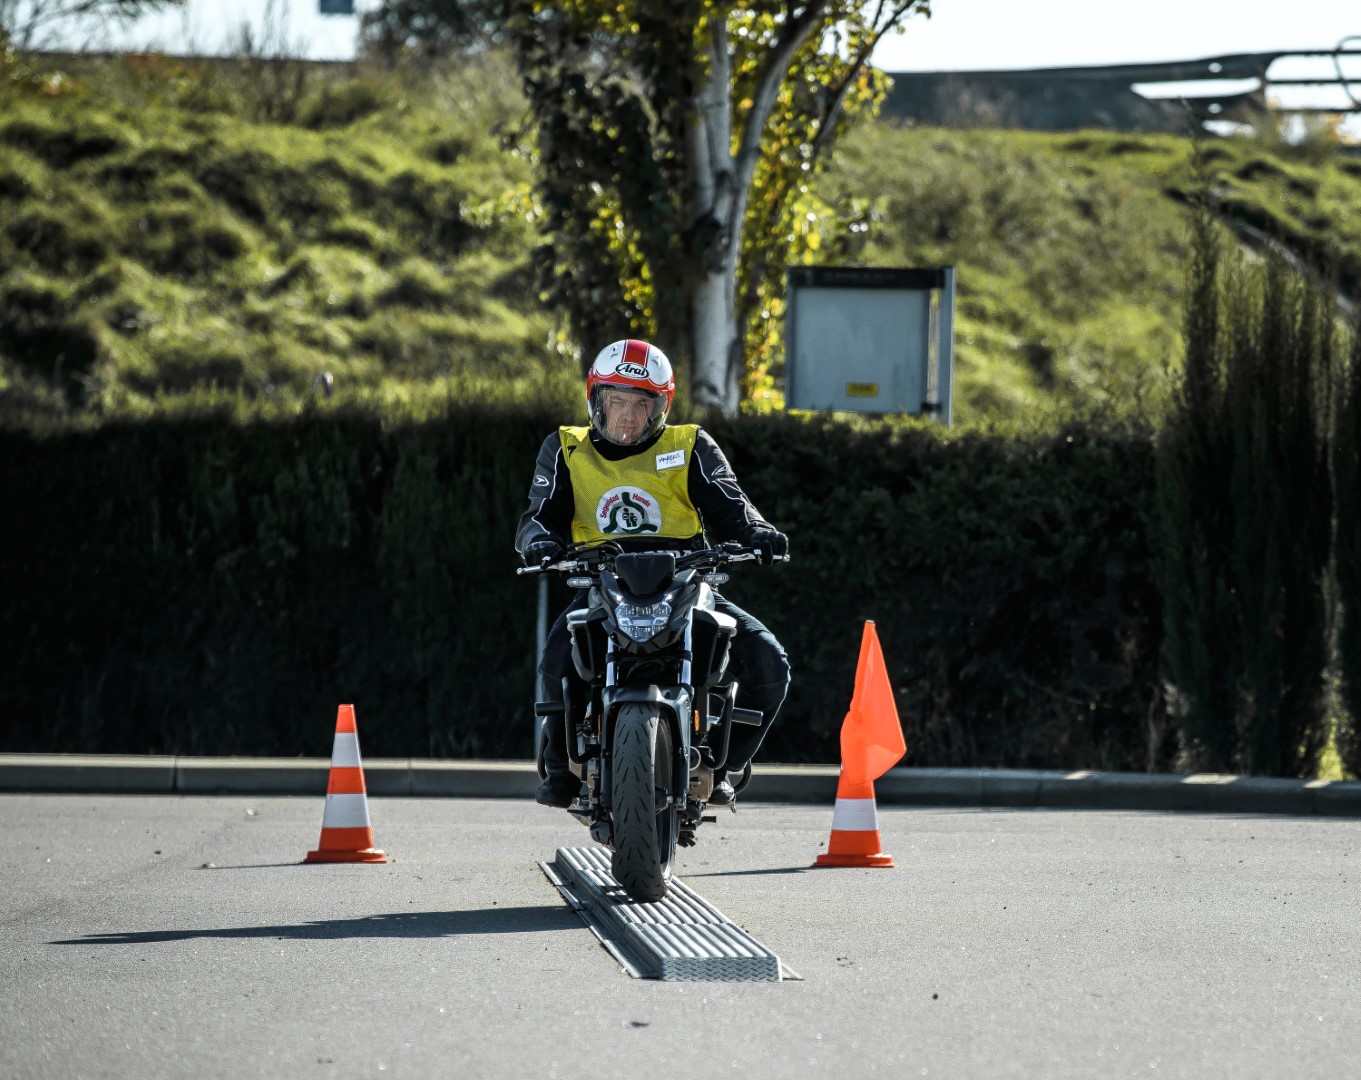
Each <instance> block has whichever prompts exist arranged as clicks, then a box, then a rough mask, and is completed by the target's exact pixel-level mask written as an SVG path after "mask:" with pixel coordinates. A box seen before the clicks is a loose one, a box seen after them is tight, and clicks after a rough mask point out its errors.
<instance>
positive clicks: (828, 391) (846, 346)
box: [785, 266, 955, 424]
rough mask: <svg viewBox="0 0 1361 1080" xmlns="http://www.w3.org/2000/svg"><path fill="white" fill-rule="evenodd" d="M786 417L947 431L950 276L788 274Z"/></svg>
mask: <svg viewBox="0 0 1361 1080" xmlns="http://www.w3.org/2000/svg"><path fill="white" fill-rule="evenodd" d="M788 282H789V286H788V289H789V291H788V307H787V309H786V314H785V341H786V351H785V407H786V408H789V409H816V410H834V411H844V412H862V413H910V414H914V415H916V414H922V413H924V414H926V415H931V416H935V417H936V418H937V419H939V420H941V421H942V422H943V423H946V424H948V423H949V422H950V398H951V385H952V383H953V375H954V298H955V271H954V267H944V268H941V269H929V270H913V269H897V268H888V267H838V266H797V267H791V268H790V269H789V271H788Z"/></svg>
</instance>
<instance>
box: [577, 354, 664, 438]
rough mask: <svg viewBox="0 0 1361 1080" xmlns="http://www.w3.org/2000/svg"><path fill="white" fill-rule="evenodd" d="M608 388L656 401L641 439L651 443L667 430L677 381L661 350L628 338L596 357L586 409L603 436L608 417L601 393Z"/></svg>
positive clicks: (587, 378) (589, 377)
mask: <svg viewBox="0 0 1361 1080" xmlns="http://www.w3.org/2000/svg"><path fill="white" fill-rule="evenodd" d="M607 386H608V387H612V388H614V389H616V390H631V391H633V392H635V393H641V394H646V395H647V396H648V397H649V398H650V399H651V400H652V406H651V408H650V409H649V411H648V426H647V430H646V431H644V432H643V435H642V437H641V439H650V438H651V437H652V436H653V435H656V434H657V432H659V431H661V430H662V428H663V426H665V424H666V414H667V413H669V412H670V411H671V402H672V399H673V398H675V396H676V378H675V375H673V374H672V371H671V361H670V360H668V359H667V358H666V353H664V352H662V350H661V349H659V348H657V346H655V345H649V344H648V343H647V342H646V341H639V340H638V339H636V338H626V339H625V340H623V341H616V342H614V343H613V344H612V345H606V346H605V347H604V348H603V349H601V350H600V352H599V353H598V354H597V355H596V358H595V361H594V362H593V363H592V364H591V370H590V371H589V372H588V373H587V375H586V407H587V409H588V411H589V412H590V416H591V424H592V426H593V427H594V428H595V429H596V431H598V432H600V433H601V434H602V435H604V434H605V413H604V409H603V407H602V405H601V402H600V393H601V391H602V390H603V389H604V388H605V387H607ZM606 437H607V438H608V436H606ZM641 439H640V440H639V441H641Z"/></svg>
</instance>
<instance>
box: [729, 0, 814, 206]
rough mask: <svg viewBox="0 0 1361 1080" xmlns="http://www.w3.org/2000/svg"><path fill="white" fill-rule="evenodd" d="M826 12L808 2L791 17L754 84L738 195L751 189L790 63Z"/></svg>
mask: <svg viewBox="0 0 1361 1080" xmlns="http://www.w3.org/2000/svg"><path fill="white" fill-rule="evenodd" d="M826 10H827V0H810V2H809V4H808V6H807V7H805V8H804V9H803V14H801V15H799V16H798V17H791V18H790V19H789V21H788V22H786V23H785V24H784V26H783V27H782V28H781V30H780V37H779V40H778V41H776V43H775V46H774V48H772V49H771V50H770V55H769V56H767V57H766V62H765V65H764V67H763V69H762V71H761V74H760V76H759V77H758V78H757V80H756V93H755V95H754V96H753V97H752V107H751V109H750V110H748V112H747V120H746V126H745V127H744V128H743V130H742V144H741V146H739V147H738V150H737V157H736V159H735V161H734V165H733V174H734V176H733V179H734V182H735V186H736V188H737V190H738V191H745V190H746V189H747V188H748V187H750V186H751V178H752V176H753V175H754V174H755V172H756V162H757V161H758V160H759V159H760V156H761V136H762V135H763V134H764V132H765V127H766V121H767V120H769V119H770V112H771V110H772V109H773V108H774V107H775V99H776V97H777V96H778V95H779V92H780V85H781V83H783V82H784V79H785V75H786V73H787V72H788V70H789V64H790V61H791V60H793V58H794V53H795V52H797V51H798V49H799V46H800V45H802V44H803V43H804V41H805V40H806V39H807V37H808V35H809V34H810V33H812V31H813V28H814V27H816V26H817V25H818V23H819V22H821V21H822V16H823V14H824V13H825V12H826ZM736 227H737V228H740V227H741V216H740V215H738V218H737V225H736Z"/></svg>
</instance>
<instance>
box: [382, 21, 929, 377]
mask: <svg viewBox="0 0 1361 1080" xmlns="http://www.w3.org/2000/svg"><path fill="white" fill-rule="evenodd" d="M924 7H925V5H924V4H923V3H917V2H916V0H907V2H895V3H890V4H880V5H877V7H873V8H871V6H869V5H864V4H861V3H855V2H836V0H832V2H829V0H818V2H816V3H811V4H803V5H789V4H768V5H758V6H756V7H751V6H749V5H740V4H733V3H730V2H720V0H686V2H681V3H673V4H669V5H657V4H653V3H646V2H630V3H614V2H608V3H602V2H593V0H577V2H573V3H568V4H548V3H543V2H540V0H502V2H500V3H473V4H459V3H453V4H443V3H428V2H419V0H417V2H406V0H398V2H394V3H389V4H386V5H384V9H383V11H382V12H381V13H380V14H379V16H377V17H375V19H374V20H372V21H371V26H372V27H373V28H374V29H375V32H376V33H377V35H378V37H379V40H381V41H384V42H387V43H389V44H391V43H392V42H394V41H407V40H412V39H419V40H425V41H429V40H431V39H432V38H439V37H440V36H441V35H443V37H444V39H446V40H462V39H464V38H466V35H467V32H468V28H469V26H470V25H472V26H480V25H482V24H484V23H485V22H486V21H487V20H488V19H493V20H494V19H495V18H496V17H497V16H500V17H501V19H503V20H504V26H505V27H506V30H507V36H508V38H509V39H510V41H511V42H512V43H513V46H514V49H515V52H516V56H517V60H518V63H519V67H520V71H521V74H522V77H523V80H524V90H525V96H526V98H527V99H528V102H529V107H530V111H531V127H532V133H533V140H534V153H535V156H536V159H537V164H538V166H539V169H538V176H537V184H536V189H535V191H536V195H537V198H538V201H539V203H540V205H541V206H542V209H543V217H542V221H541V224H542V233H543V237H544V241H545V243H544V245H543V250H542V253H541V257H540V259H539V263H538V265H539V267H540V279H539V280H540V285H541V287H542V289H543V291H544V293H545V295H546V296H547V297H548V299H549V302H550V303H552V304H553V305H554V306H555V307H557V308H559V309H560V310H562V311H563V312H564V313H565V314H566V317H567V323H568V327H567V328H568V330H569V331H570V340H571V344H573V345H575V346H576V347H577V348H579V349H581V350H582V352H583V356H584V357H589V356H591V355H594V350H595V348H596V347H598V346H599V345H600V344H603V343H604V342H607V341H610V340H614V339H617V338H619V337H621V336H624V335H625V334H628V335H631V336H638V337H647V338H651V339H654V340H659V341H662V342H664V343H665V344H666V348H667V350H668V352H669V353H670V354H671V355H672V356H673V357H674V358H675V359H676V360H677V361H679V364H680V369H681V372H682V379H683V381H684V376H685V374H686V373H688V369H689V367H690V363H691V361H692V360H693V357H694V354H695V350H696V348H697V347H698V346H697V343H696V340H695V339H696V330H695V326H694V320H695V318H696V312H695V303H696V292H697V289H698V287H699V285H700V283H701V281H702V280H703V279H704V278H705V276H706V275H711V274H714V273H717V272H730V273H734V275H735V279H734V281H733V282H732V286H731V287H732V288H733V289H734V290H735V292H734V295H735V297H736V300H735V305H734V312H733V316H734V318H735V323H736V327H737V330H738V333H739V335H740V342H741V349H742V351H743V352H744V353H745V358H744V360H743V364H742V369H743V371H744V372H745V373H746V374H745V377H744V379H743V382H744V384H745V388H746V390H747V392H748V394H749V395H752V394H755V395H756V396H761V393H762V392H764V391H766V390H768V389H769V387H768V382H769V380H768V377H767V371H768V368H769V359H768V357H769V353H770V351H771V349H772V348H775V347H776V345H777V343H776V342H775V341H774V340H773V339H772V337H771V335H770V333H769V326H770V322H769V320H770V315H771V312H772V311H777V312H778V311H779V310H781V309H782V300H783V282H782V280H781V276H782V272H783V268H784V267H785V266H786V265H787V264H789V263H791V262H798V261H802V260H804V259H805V258H807V257H810V256H811V254H812V253H813V252H814V251H816V249H817V246H818V243H819V241H820V238H821V232H820V231H819V230H811V231H810V230H809V229H807V228H806V227H805V222H806V219H807V217H808V214H809V207H810V205H812V199H811V196H810V188H809V185H810V181H811V179H812V176H813V174H814V170H815V169H816V167H817V166H818V165H819V164H820V160H821V151H822V149H823V147H824V146H825V145H827V144H829V143H830V142H831V140H832V138H833V136H834V135H835V134H836V133H837V132H838V131H839V130H840V128H841V127H842V126H844V125H843V121H844V119H845V118H848V117H853V116H855V115H856V114H857V113H861V112H865V113H868V112H870V111H871V110H872V108H873V107H874V105H875V104H876V103H877V101H878V100H879V98H880V97H881V96H882V93H881V87H880V85H879V80H878V79H877V77H875V76H873V75H872V74H867V73H866V69H865V68H864V64H865V62H866V60H867V58H868V55H869V52H870V51H871V50H872V48H873V44H874V42H875V41H877V40H878V38H879V36H881V35H882V34H883V33H884V32H885V31H886V29H888V28H889V27H891V26H893V25H895V24H896V23H898V22H900V21H901V19H902V18H903V17H905V15H906V14H907V13H908V12H909V11H911V10H912V9H914V8H922V9H924ZM871 10H873V15H871V14H870V11H871ZM716 28H717V29H716ZM801 35H806V36H801ZM715 41H718V42H719V44H716V45H713V49H716V50H718V52H719V53H721V59H720V58H718V57H717V54H715V53H714V52H713V49H711V43H712V42H715ZM720 64H722V65H727V70H726V71H724V70H723V69H721V68H719V67H718V65H720ZM772 68H773V69H774V70H775V72H776V73H777V74H778V75H779V79H778V80H777V84H776V85H777V92H776V94H775V98H774V104H773V111H772V112H771V113H770V118H769V120H766V119H765V115H766V114H765V111H764V110H765V108H766V103H765V102H764V100H763V98H764V89H763V81H764V79H765V78H766V77H767V72H768V70H770V69H772ZM715 72H717V73H718V77H719V79H720V80H721V79H723V78H724V77H726V78H727V80H728V82H727V85H725V86H724V87H723V88H722V96H721V100H720V99H719V97H717V96H716V97H715V99H714V100H712V101H708V102H707V103H706V102H705V101H702V100H701V99H700V95H701V93H703V87H704V86H705V85H706V83H707V80H708V79H709V77H710V76H711V74H714V73H715ZM710 112H722V113H723V114H724V115H725V117H726V119H725V121H724V122H723V123H722V124H721V125H718V126H715V127H713V128H712V129H706V128H705V124H706V123H709V122H710V121H709V119H708V114H709V113H710ZM752 118H754V119H752ZM748 124H752V125H755V129H754V131H752V132H751V133H750V134H751V136H753V137H754V138H755V140H756V143H757V144H758V145H759V146H760V150H761V154H760V158H759V161H760V164H759V166H758V167H757V169H756V171H755V174H754V177H753V178H752V181H751V184H750V190H748V182H747V179H746V177H745V176H743V175H742V174H741V165H740V161H739V162H738V164H737V165H735V166H734V167H733V168H732V169H728V170H726V171H725V173H724V174H723V176H722V177H721V178H717V179H716V178H715V176H713V175H712V170H713V169H714V168H715V167H716V166H715V165H714V159H713V155H715V154H724V155H726V154H730V153H733V152H735V151H736V150H737V148H738V147H739V146H740V145H741V144H742V143H743V141H744V140H745V139H746V138H748V137H749V135H748V131H747V125H748ZM730 129H731V130H730ZM720 131H721V132H722V134H721V135H720V134H717V133H718V132H720ZM729 138H730V139H731V142H732V146H731V147H729V146H710V145H708V142H709V141H711V140H713V139H723V140H727V139H729ZM706 185H711V186H713V187H714V188H715V189H716V190H715V191H714V192H713V193H712V194H711V195H704V194H703V192H704V191H705V190H706ZM822 209H823V211H824V213H825V212H826V208H825V207H823V208H822ZM730 215H731V216H732V220H733V221H734V222H736V225H735V227H733V228H732V229H731V230H730V226H729V220H728V219H729V216H730ZM814 219H816V215H814ZM730 244H731V245H733V246H735V247H737V248H738V249H739V250H738V252H737V255H736V259H735V260H731V259H730V254H729V251H728V246H729V245H730ZM734 263H735V270H734V267H733V264H734ZM691 381H692V382H694V380H691ZM697 385H698V384H697V383H696V386H697ZM694 389H695V387H694V386H692V387H691V390H692V391H693V390H694Z"/></svg>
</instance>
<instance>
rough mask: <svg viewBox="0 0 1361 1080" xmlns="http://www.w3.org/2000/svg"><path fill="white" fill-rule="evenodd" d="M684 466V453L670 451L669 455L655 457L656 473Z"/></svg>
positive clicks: (682, 451)
mask: <svg viewBox="0 0 1361 1080" xmlns="http://www.w3.org/2000/svg"><path fill="white" fill-rule="evenodd" d="M684 464H685V451H684V450H672V451H671V453H669V454H658V455H657V471H658V472H661V471H662V470H663V469H676V468H679V467H680V466H682V465H684Z"/></svg>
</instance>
